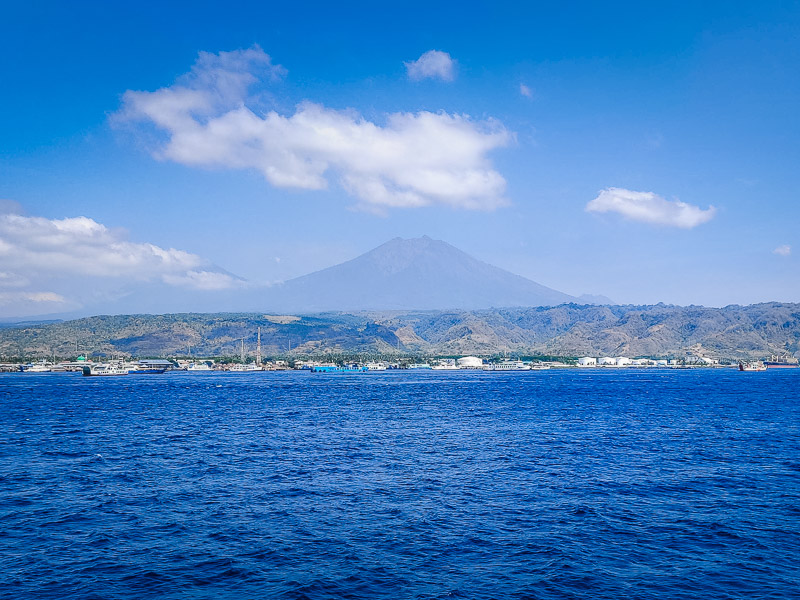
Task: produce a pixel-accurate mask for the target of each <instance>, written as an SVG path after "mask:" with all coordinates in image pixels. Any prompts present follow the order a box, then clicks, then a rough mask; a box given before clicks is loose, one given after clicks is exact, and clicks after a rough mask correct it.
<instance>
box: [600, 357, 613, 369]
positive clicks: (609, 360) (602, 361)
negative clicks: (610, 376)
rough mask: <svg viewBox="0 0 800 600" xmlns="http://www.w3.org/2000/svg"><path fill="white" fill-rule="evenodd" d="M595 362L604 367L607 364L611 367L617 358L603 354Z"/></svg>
mask: <svg viewBox="0 0 800 600" xmlns="http://www.w3.org/2000/svg"><path fill="white" fill-rule="evenodd" d="M597 364H598V365H602V366H604V367H609V366H611V367H613V366H616V364H617V359H615V358H611V357H610V356H604V357H603V358H600V359H598V360H597Z"/></svg>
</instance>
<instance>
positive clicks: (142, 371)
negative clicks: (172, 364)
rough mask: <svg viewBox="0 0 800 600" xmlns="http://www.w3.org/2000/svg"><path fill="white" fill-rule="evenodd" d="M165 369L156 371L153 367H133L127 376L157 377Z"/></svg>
mask: <svg viewBox="0 0 800 600" xmlns="http://www.w3.org/2000/svg"><path fill="white" fill-rule="evenodd" d="M164 371H166V369H157V368H155V367H143V366H141V365H134V366H133V367H131V368H129V369H128V375H157V374H160V373H163V372H164Z"/></svg>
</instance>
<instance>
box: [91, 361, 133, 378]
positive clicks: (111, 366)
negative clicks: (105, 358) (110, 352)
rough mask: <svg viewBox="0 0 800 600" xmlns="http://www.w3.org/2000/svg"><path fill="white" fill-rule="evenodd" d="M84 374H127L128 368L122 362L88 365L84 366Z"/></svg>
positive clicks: (93, 375) (103, 375)
mask: <svg viewBox="0 0 800 600" xmlns="http://www.w3.org/2000/svg"><path fill="white" fill-rule="evenodd" d="M83 374H84V375H85V376H87V377H89V376H92V377H96V376H101V377H109V376H112V375H127V374H128V369H127V368H125V367H124V366H123V365H122V363H107V364H98V365H86V366H84V367H83Z"/></svg>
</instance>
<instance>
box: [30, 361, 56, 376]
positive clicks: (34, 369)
mask: <svg viewBox="0 0 800 600" xmlns="http://www.w3.org/2000/svg"><path fill="white" fill-rule="evenodd" d="M52 370H53V369H52V368H50V364H48V363H47V362H45V361H43V360H42V361H39V362H38V363H36V364H33V365H31V366H30V367H28V368H27V369H25V373H49V372H50V371H52Z"/></svg>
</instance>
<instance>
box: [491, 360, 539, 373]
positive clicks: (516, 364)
mask: <svg viewBox="0 0 800 600" xmlns="http://www.w3.org/2000/svg"><path fill="white" fill-rule="evenodd" d="M483 369H484V371H530V370H531V367H530V365H526V364H525V363H524V362H522V361H521V360H505V361H503V362H501V363H495V364H488V365H484V367H483Z"/></svg>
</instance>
